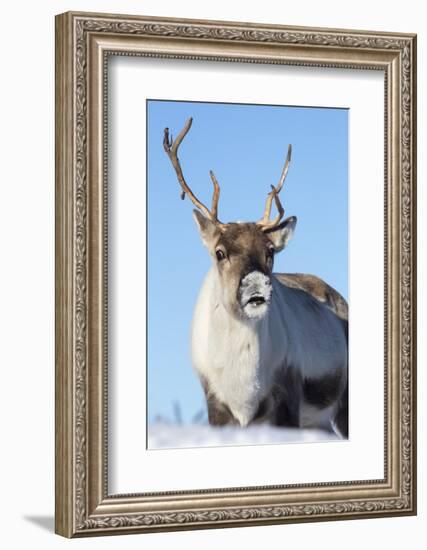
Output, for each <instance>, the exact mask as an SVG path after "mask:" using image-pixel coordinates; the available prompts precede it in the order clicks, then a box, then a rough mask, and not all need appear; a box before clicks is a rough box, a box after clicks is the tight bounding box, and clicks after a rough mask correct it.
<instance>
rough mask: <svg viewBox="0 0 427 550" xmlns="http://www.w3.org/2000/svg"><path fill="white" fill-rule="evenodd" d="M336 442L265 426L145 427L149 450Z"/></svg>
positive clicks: (326, 435) (324, 435) (323, 434)
mask: <svg viewBox="0 0 427 550" xmlns="http://www.w3.org/2000/svg"><path fill="white" fill-rule="evenodd" d="M337 439H339V438H338V436H337V435H335V434H334V433H331V432H327V431H324V430H312V429H299V428H277V427H274V426H269V425H266V424H258V425H252V426H248V427H246V428H240V427H236V426H223V427H216V426H215V427H214V426H209V425H203V424H188V425H185V424H183V425H179V424H169V423H161V422H157V423H152V424H150V425H149V427H148V448H149V449H178V448H191V447H219V446H236V445H270V444H280V443H313V442H317V441H336V440H337Z"/></svg>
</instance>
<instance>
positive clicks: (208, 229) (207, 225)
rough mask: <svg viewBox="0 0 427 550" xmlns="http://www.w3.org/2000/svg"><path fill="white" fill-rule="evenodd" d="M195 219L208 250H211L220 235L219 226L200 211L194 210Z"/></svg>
mask: <svg viewBox="0 0 427 550" xmlns="http://www.w3.org/2000/svg"><path fill="white" fill-rule="evenodd" d="M193 218H194V220H195V222H196V225H197V229H198V230H199V233H200V236H201V238H202V241H203V244H204V245H205V246H206V247H207V248H211V246H212V244H213V242H214V240H215V238H216V237H217V236H218V234H219V229H218V227H217V225H216V224H215V223H214V222H212V221H211V220H209V219H208V218H206V216H204V215H203V214H202V213H201V212H199V211H198V210H193Z"/></svg>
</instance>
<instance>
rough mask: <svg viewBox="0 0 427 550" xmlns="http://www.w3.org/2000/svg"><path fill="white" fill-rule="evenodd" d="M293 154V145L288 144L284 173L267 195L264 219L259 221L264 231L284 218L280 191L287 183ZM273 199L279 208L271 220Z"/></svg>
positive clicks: (258, 223)
mask: <svg viewBox="0 0 427 550" xmlns="http://www.w3.org/2000/svg"><path fill="white" fill-rule="evenodd" d="M291 155H292V145H289V146H288V154H287V155H286V161H285V165H284V167H283V170H282V174H281V176H280V179H279V183H278V184H277V186H276V187H274V185H272V186H271V191H270V193H269V194H268V195H267V200H266V203H265V209H264V215H263V217H262V219H261V220H260V221H259V222H257V225H259V226H260V227H261V228H262V229H263V230H264V231H265V230H267V229H271V228H273V227H275V226H276V225H278V224H279V223H280V220H281V219H282V217H283V215H284V213H285V210H284V208H283V206H282V204H281V202H280V199H279V193H280V191H281V190H282V187H283V184H284V183H285V179H286V176H287V173H288V170H289V164H290V161H291ZM273 199H274V202H275V204H276V208H277V210H278V214H277V216H276V217H275V218H274V220H270V214H271V206H272V204H273Z"/></svg>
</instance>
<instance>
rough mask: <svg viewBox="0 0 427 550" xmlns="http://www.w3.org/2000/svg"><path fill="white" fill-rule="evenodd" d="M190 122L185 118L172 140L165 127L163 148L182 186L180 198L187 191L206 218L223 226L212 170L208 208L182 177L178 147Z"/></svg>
mask: <svg viewBox="0 0 427 550" xmlns="http://www.w3.org/2000/svg"><path fill="white" fill-rule="evenodd" d="M192 122H193V119H192V118H191V117H190V118H189V119H188V120H187V122H186V123H185V124H184V127H183V129H182V130H181V131H180V133H179V134H178V135H177V137H176V138H175V139H174V140H173V139H172V136H170V137H169V128H165V130H164V137H163V148H164V150H165V151H166V154H167V155H168V157H169V159H170V161H171V163H172V166H173V167H174V168H175V172H176V175H177V178H178V181H179V184H180V185H181V188H182V192H181V199H183V200H184V198H185V194H186V193H187V195H188V196H189V198H190V200H191V202H192V203H193V204H194V206H196V207H197V208H198V209H199V210H201V211H202V212H203V213H204V214H205V216H206V217H207V218H209V219H210V220H211V221H213V222H214V223H215V224H217V225H218V226H219V227H224V226H225V225H226V224H223V223H221V222H220V221H219V220H218V201H219V194H220V187H219V184H218V181H217V179H216V177H215V174H214V173H213V172H212V170H211V171H210V172H209V174H210V177H211V180H212V184H213V187H214V192H213V196H212V207H211V209H210V210H209V208H207V207H206V206H205V205H204V204H203V203H202V202H201V201H199V199H198V198H197V197H196V196H195V195H194V193H193V192H192V190H191V189H190V187H189V186H188V185H187V183H186V181H185V178H184V174H183V173H182V168H181V164H180V162H179V158H178V148H179V146H180V145H181V142H182V140H183V139H184V138H185V136H186V135H187V133H188V131H189V129H190V128H191V124H192Z"/></svg>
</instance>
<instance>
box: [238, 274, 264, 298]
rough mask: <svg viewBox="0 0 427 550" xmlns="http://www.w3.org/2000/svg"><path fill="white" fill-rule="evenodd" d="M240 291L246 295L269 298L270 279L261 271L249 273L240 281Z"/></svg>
mask: <svg viewBox="0 0 427 550" xmlns="http://www.w3.org/2000/svg"><path fill="white" fill-rule="evenodd" d="M240 291H241V293H242V294H246V295H251V294H256V293H259V294H261V295H266V296H267V297H268V298H269V297H270V294H271V280H270V277H268V276H267V275H265V274H264V273H262V272H261V271H251V272H250V273H248V274H247V275H245V277H243V279H242V280H241V282H240Z"/></svg>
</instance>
